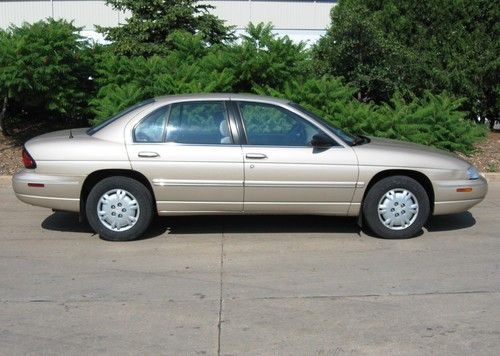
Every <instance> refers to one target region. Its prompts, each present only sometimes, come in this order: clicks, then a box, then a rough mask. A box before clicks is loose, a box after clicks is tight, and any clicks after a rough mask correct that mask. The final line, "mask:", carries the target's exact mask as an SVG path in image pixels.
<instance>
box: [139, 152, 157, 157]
mask: <svg viewBox="0 0 500 356" xmlns="http://www.w3.org/2000/svg"><path fill="white" fill-rule="evenodd" d="M137 155H138V156H139V157H144V158H154V157H158V156H159V154H158V153H156V152H139V153H138V154H137Z"/></svg>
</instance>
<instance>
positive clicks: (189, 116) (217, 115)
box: [167, 101, 233, 144]
mask: <svg viewBox="0 0 500 356" xmlns="http://www.w3.org/2000/svg"><path fill="white" fill-rule="evenodd" d="M167 142H177V143H185V144H231V143H232V142H233V141H232V138H231V134H230V132H229V126H228V121H227V111H226V106H225V104H224V102H222V101H195V102H193V101H191V102H184V103H177V104H173V105H172V108H171V110H170V118H169V120H168V125H167Z"/></svg>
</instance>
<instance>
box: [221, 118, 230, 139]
mask: <svg viewBox="0 0 500 356" xmlns="http://www.w3.org/2000/svg"><path fill="white" fill-rule="evenodd" d="M219 132H220V134H221V136H222V137H227V136H229V127H228V126H227V121H226V120H222V121H221V122H220V125H219Z"/></svg>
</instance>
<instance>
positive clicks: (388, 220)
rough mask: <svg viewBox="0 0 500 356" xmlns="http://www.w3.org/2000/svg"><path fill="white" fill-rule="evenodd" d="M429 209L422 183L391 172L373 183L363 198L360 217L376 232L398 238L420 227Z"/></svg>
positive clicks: (385, 236)
mask: <svg viewBox="0 0 500 356" xmlns="http://www.w3.org/2000/svg"><path fill="white" fill-rule="evenodd" d="M429 213H430V203H429V197H428V195H427V192H426V191H425V189H424V187H422V185H421V184H420V183H419V182H417V181H416V180H415V179H413V178H410V177H407V176H392V177H387V178H384V179H382V180H380V181H378V182H377V183H375V184H374V185H373V186H372V187H371V188H370V190H369V191H368V193H367V194H366V197H365V199H364V202H363V217H364V219H365V222H366V224H367V225H368V227H369V228H370V229H371V230H372V231H373V232H374V233H375V234H377V235H378V236H380V237H383V238H389V239H402V238H409V237H413V236H415V235H416V234H417V233H418V232H419V231H421V229H422V226H423V225H424V224H425V222H426V221H427V219H428V217H429Z"/></svg>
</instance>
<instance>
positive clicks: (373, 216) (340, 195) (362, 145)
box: [13, 94, 487, 241]
mask: <svg viewBox="0 0 500 356" xmlns="http://www.w3.org/2000/svg"><path fill="white" fill-rule="evenodd" d="M23 161H24V165H25V167H26V168H25V169H23V170H22V171H20V172H18V173H17V174H16V175H15V176H14V177H13V187H14V191H15V193H16V195H17V197H18V198H19V199H20V200H22V201H23V202H26V203H29V204H33V205H38V206H43V207H47V208H52V209H54V210H63V211H74V212H79V213H80V214H81V216H82V217H86V219H87V220H88V222H89V223H90V225H91V226H92V228H93V229H94V230H95V231H96V232H97V233H99V235H100V236H101V237H102V238H103V239H106V240H117V241H124V240H133V239H136V238H138V237H139V236H140V235H141V234H143V233H144V232H145V230H146V229H147V228H148V226H149V225H150V223H151V220H152V219H153V217H154V216H155V215H199V214H322V215H338V216H358V217H359V219H358V221H359V222H360V223H364V224H366V226H368V227H369V228H370V229H371V230H372V231H373V232H374V233H375V234H377V235H379V236H381V237H385V238H407V237H411V236H415V235H416V234H417V233H418V232H419V231H420V230H421V229H422V226H423V225H424V224H425V222H426V221H427V219H428V218H429V216H430V215H431V214H434V215H441V214H450V213H458V212H463V211H465V210H467V209H469V208H471V207H472V206H474V205H476V204H478V203H479V202H481V201H482V200H483V198H484V197H485V195H486V192H487V183H486V180H485V179H484V178H483V177H482V176H480V175H479V173H478V172H477V170H476V169H475V168H474V167H473V166H471V165H470V164H469V163H468V162H466V161H464V160H462V159H460V158H458V157H457V156H455V155H452V154H450V153H447V152H444V151H440V150H436V149H433V148H429V147H425V146H422V145H416V144H411V143H408V142H400V141H394V140H387V139H379V138H375V137H364V136H354V135H350V134H347V133H345V132H343V131H342V130H340V129H338V128H336V127H333V126H332V125H331V124H329V123H327V122H325V121H324V120H322V119H321V118H319V117H317V116H316V115H314V114H313V113H311V112H309V111H307V110H305V109H304V108H302V107H300V106H299V105H297V104H295V103H292V102H289V101H287V100H283V99H276V98H270V97H262V96H255V95H242V94H198V95H182V96H167V97H161V98H155V99H150V100H146V101H143V102H141V103H138V104H136V105H134V106H132V107H130V108H128V109H126V110H124V111H123V112H121V113H119V114H117V115H115V116H114V117H112V118H110V119H109V120H107V121H105V122H104V123H102V124H101V125H99V126H96V127H93V128H90V129H88V128H85V129H77V130H65V131H57V132H53V133H49V134H45V135H42V136H38V137H36V138H33V139H32V140H29V141H28V142H27V143H26V144H25V149H24V151H23Z"/></svg>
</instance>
